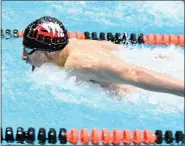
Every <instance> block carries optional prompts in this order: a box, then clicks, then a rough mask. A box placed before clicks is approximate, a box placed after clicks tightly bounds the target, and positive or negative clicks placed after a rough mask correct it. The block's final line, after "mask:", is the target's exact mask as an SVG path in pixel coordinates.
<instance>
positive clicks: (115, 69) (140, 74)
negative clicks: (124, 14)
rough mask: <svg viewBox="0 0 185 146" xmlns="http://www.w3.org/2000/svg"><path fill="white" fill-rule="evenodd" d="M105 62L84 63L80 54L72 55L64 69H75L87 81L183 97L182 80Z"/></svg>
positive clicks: (112, 62)
mask: <svg viewBox="0 0 185 146" xmlns="http://www.w3.org/2000/svg"><path fill="white" fill-rule="evenodd" d="M107 60H108V61H104V60H102V61H101V60H99V61H98V62H96V61H95V62H91V59H88V58H86V61H85V62H84V60H81V57H80V54H73V55H71V56H70V57H68V59H67V61H66V64H65V67H67V68H76V69H77V71H79V72H80V73H84V77H86V78H87V79H88V80H94V81H100V82H106V83H111V84H112V83H114V84H129V85H133V86H136V87H139V88H143V89H146V90H150V91H155V92H163V93H170V94H174V95H178V96H184V81H182V80H179V79H177V78H175V77H172V76H170V75H167V74H162V73H157V72H154V71H151V70H148V69H145V68H143V67H140V66H136V65H132V64H128V63H125V62H120V61H117V60H115V59H110V58H109V59H107ZM89 64H91V65H90V66H89Z"/></svg>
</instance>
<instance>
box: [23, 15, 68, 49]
mask: <svg viewBox="0 0 185 146" xmlns="http://www.w3.org/2000/svg"><path fill="white" fill-rule="evenodd" d="M68 42H69V40H68V35H67V30H66V29H65V27H64V25H63V23H62V22H60V21H59V20H57V19H56V18H54V17H50V16H44V17H41V18H39V19H37V20H35V21H34V22H32V23H31V24H29V25H28V26H27V27H26V29H25V31H24V35H23V45H24V46H25V47H27V48H30V49H35V50H43V51H49V52H52V51H59V50H62V49H63V48H64V47H65V46H66V45H67V44H68Z"/></svg>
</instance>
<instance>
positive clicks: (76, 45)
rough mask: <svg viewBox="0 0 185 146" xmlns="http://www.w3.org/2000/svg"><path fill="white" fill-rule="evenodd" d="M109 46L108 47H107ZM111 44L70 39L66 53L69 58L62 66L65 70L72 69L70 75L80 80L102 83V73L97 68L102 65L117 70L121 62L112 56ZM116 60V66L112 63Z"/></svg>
mask: <svg viewBox="0 0 185 146" xmlns="http://www.w3.org/2000/svg"><path fill="white" fill-rule="evenodd" d="M109 44H110V45H109ZM111 47H112V46H111V43H109V42H107V43H103V42H100V41H93V40H77V39H70V43H69V45H68V48H67V51H68V53H69V57H68V59H67V61H66V63H65V65H64V67H66V68H72V69H73V71H72V72H71V75H74V76H77V77H78V78H79V79H82V80H94V81H100V82H101V80H102V81H104V80H106V79H105V76H102V75H101V74H102V71H101V70H99V69H98V68H97V70H96V69H95V68H96V67H97V65H98V66H101V65H102V68H103V67H104V66H105V65H106V66H110V67H112V69H113V70H116V69H119V66H121V65H119V63H120V64H122V63H123V60H122V59H121V57H119V56H118V55H115V54H112V53H111V52H112V50H113V49H114V48H112V50H111ZM113 60H114V61H115V60H117V62H119V63H116V64H113V63H112V61H113Z"/></svg>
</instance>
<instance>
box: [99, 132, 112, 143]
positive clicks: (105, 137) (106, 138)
mask: <svg viewBox="0 0 185 146" xmlns="http://www.w3.org/2000/svg"><path fill="white" fill-rule="evenodd" d="M101 138H102V143H103V144H104V145H109V144H110V140H111V138H110V132H109V130H108V129H102V137H101Z"/></svg>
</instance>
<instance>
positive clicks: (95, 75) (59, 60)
mask: <svg viewBox="0 0 185 146" xmlns="http://www.w3.org/2000/svg"><path fill="white" fill-rule="evenodd" d="M120 49H122V45H117V44H114V43H112V42H108V41H98V40H78V39H76V38H71V39H69V38H68V35H67V30H66V28H65V27H64V24H63V23H62V22H60V21H59V20H58V19H56V18H54V17H50V16H44V17H41V18H39V19H37V20H35V21H34V22H32V23H31V24H29V25H28V26H27V27H26V29H25V31H24V34H23V52H22V59H23V60H24V61H26V62H27V63H29V64H30V65H31V66H32V70H34V69H35V67H40V66H41V65H43V64H45V63H47V64H54V65H57V66H59V67H61V68H64V69H66V70H68V71H69V75H71V76H76V77H77V79H79V80H84V81H91V82H94V83H98V84H100V85H101V86H103V87H112V89H114V90H118V91H120V90H122V87H123V86H124V85H126V86H127V87H128V88H123V91H127V90H129V91H130V90H132V89H133V88H134V87H136V88H137V89H144V90H149V91H154V92H161V93H167V94H173V95H177V96H182V97H184V80H181V79H178V78H175V77H173V76H170V75H167V74H164V73H160V72H155V71H152V70H149V69H146V68H144V67H141V66H139V65H135V64H129V63H127V62H126V61H124V60H123V59H122V58H121V57H120V56H119V55H116V54H113V53H112V51H117V50H120Z"/></svg>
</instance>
